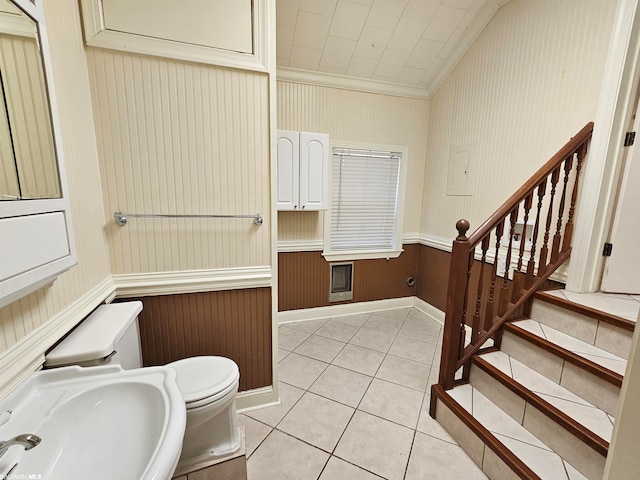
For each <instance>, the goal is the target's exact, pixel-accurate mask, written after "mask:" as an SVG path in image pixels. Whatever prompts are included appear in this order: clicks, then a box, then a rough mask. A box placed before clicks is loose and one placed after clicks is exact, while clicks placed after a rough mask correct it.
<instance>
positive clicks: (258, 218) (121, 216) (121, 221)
mask: <svg viewBox="0 0 640 480" xmlns="http://www.w3.org/2000/svg"><path fill="white" fill-rule="evenodd" d="M129 218H252V219H253V223H255V224H256V225H258V226H260V225H262V215H261V214H259V213H256V214H255V215H165V214H153V213H122V212H116V213H114V214H113V221H114V222H115V223H116V225H118V226H119V227H124V226H125V225H126V224H127V221H128V219H129Z"/></svg>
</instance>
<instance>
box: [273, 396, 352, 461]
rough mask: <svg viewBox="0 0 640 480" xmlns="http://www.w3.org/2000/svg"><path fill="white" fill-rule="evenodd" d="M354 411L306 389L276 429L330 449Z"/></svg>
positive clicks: (329, 450) (336, 441)
mask: <svg viewBox="0 0 640 480" xmlns="http://www.w3.org/2000/svg"><path fill="white" fill-rule="evenodd" d="M353 412H354V409H353V408H350V407H347V406H345V405H342V404H341V403H337V402H334V401H333V400H328V399H326V398H324V397H320V396H318V395H315V394H313V393H309V392H307V393H305V394H304V395H303V396H302V398H301V399H300V400H299V401H298V403H296V404H295V406H294V407H293V408H292V409H291V410H290V411H289V413H287V415H286V416H285V417H284V418H283V419H282V421H281V422H280V423H279V424H278V430H281V431H283V432H285V433H288V434H290V435H293V436H294V437H296V438H299V439H300V440H304V441H305V442H307V443H310V444H311V445H313V446H315V447H318V448H321V449H322V450H325V451H327V452H331V451H333V449H334V447H335V446H336V445H337V443H338V440H339V439H340V437H341V436H342V432H344V429H345V428H346V427H347V423H349V420H350V419H351V416H352V415H353Z"/></svg>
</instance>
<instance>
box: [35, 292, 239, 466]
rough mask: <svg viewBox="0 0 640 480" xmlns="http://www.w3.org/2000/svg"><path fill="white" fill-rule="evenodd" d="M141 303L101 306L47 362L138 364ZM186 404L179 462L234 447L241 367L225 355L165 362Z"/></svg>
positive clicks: (209, 457) (236, 445)
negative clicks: (236, 399)
mask: <svg viewBox="0 0 640 480" xmlns="http://www.w3.org/2000/svg"><path fill="white" fill-rule="evenodd" d="M141 311H142V302H125V303H114V304H110V305H102V306H100V307H98V308H97V309H96V310H95V311H94V312H93V313H92V314H91V315H89V316H88V317H87V318H86V319H85V320H84V321H83V322H82V323H81V324H80V325H78V327H77V328H76V329H75V330H73V331H72V332H71V333H70V334H69V335H68V336H67V337H66V338H65V339H64V340H62V341H61V342H60V343H59V344H58V345H57V346H56V347H54V348H53V349H52V350H51V351H50V352H49V353H48V354H47V355H46V361H45V367H46V368H51V367H62V366H67V365H80V366H84V367H88V366H95V365H108V364H120V365H121V366H122V368H124V369H132V368H141V367H142V352H141V348H140V330H139V327H138V314H139V313H140V312H141ZM167 366H169V367H172V368H174V369H175V370H176V372H177V374H178V379H177V383H178V386H179V387H180V390H181V392H182V397H183V398H184V401H185V405H186V408H187V427H186V431H185V434H184V442H183V445H182V454H181V455H180V460H179V463H178V465H179V467H180V466H185V465H191V464H196V463H203V462H207V461H214V460H215V459H216V458H219V457H222V456H226V455H229V454H232V453H234V452H236V451H237V450H238V449H239V448H240V445H241V436H240V430H239V428H238V427H237V425H236V411H235V410H236V409H235V398H236V393H237V392H238V384H239V381H240V372H239V370H238V366H237V365H236V364H235V362H233V361H232V360H230V359H228V358H224V357H191V358H185V359H183V360H178V361H176V362H172V363H169V364H168V365H167Z"/></svg>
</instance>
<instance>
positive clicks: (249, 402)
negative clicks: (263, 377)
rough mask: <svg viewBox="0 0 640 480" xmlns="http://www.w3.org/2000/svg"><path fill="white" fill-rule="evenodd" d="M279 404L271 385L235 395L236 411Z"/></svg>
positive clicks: (246, 410) (248, 410)
mask: <svg viewBox="0 0 640 480" xmlns="http://www.w3.org/2000/svg"><path fill="white" fill-rule="evenodd" d="M276 405H280V400H279V399H278V393H277V392H276V391H275V390H274V389H273V386H271V385H270V386H268V387H262V388H255V389H253V390H247V391H246V392H239V393H238V394H237V395H236V411H237V412H238V413H245V412H250V411H251V410H257V409H258V408H264V407H270V406H276Z"/></svg>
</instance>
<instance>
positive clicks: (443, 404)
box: [431, 291, 635, 480]
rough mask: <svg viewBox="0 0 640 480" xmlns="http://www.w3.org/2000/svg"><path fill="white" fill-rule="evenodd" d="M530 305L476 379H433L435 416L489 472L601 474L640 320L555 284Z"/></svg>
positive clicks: (503, 475) (477, 361)
mask: <svg viewBox="0 0 640 480" xmlns="http://www.w3.org/2000/svg"><path fill="white" fill-rule="evenodd" d="M530 310H531V311H530V313H529V315H527V316H526V317H525V316H523V317H521V318H518V319H515V320H513V321H509V322H507V323H505V324H504V326H503V330H502V339H501V344H500V350H498V349H497V348H495V347H489V348H485V349H483V350H482V351H481V353H479V354H477V355H474V356H473V357H472V360H471V366H470V371H469V379H468V380H469V383H466V384H459V385H457V386H455V387H454V388H453V389H450V390H446V391H445V390H444V388H443V387H442V386H440V385H434V387H433V390H432V403H431V413H432V416H434V417H435V418H436V419H437V420H438V421H439V422H440V423H441V424H442V425H443V426H444V428H445V429H446V430H447V431H448V432H449V433H450V434H451V435H452V436H453V437H454V438H455V440H456V441H457V442H458V443H459V444H460V446H462V448H463V449H464V450H465V451H466V452H467V453H468V454H469V456H470V457H471V458H472V459H473V460H474V461H475V462H476V464H478V465H479V466H480V467H481V468H482V469H483V471H484V472H485V473H486V474H487V476H488V477H489V478H491V479H500V480H502V479H508V478H524V479H543V480H545V479H550V480H559V479H566V480H577V479H588V480H596V479H597V480H600V479H602V476H603V472H604V465H605V460H606V456H607V453H608V450H609V442H610V440H611V433H612V429H613V422H614V418H613V415H615V412H616V405H617V400H618V395H619V393H620V387H621V384H622V378H623V375H624V370H625V367H626V358H627V356H628V353H629V349H630V346H631V337H632V335H633V329H634V325H635V324H634V322H632V321H630V320H627V319H625V318H622V317H618V316H615V315H612V314H609V313H607V312H602V311H598V310H595V309H593V308H589V307H585V306H582V305H579V304H576V303H573V302H570V301H568V300H566V299H565V298H564V297H563V296H562V295H559V294H558V292H554V291H546V292H537V293H536V294H535V295H534V298H533V302H532V304H531V309H530ZM458 383H461V382H458Z"/></svg>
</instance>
